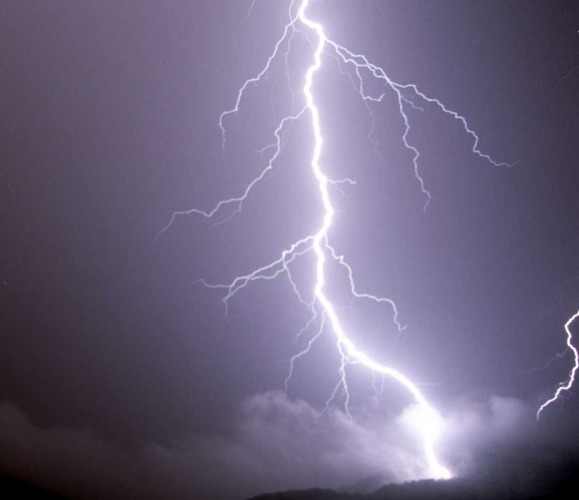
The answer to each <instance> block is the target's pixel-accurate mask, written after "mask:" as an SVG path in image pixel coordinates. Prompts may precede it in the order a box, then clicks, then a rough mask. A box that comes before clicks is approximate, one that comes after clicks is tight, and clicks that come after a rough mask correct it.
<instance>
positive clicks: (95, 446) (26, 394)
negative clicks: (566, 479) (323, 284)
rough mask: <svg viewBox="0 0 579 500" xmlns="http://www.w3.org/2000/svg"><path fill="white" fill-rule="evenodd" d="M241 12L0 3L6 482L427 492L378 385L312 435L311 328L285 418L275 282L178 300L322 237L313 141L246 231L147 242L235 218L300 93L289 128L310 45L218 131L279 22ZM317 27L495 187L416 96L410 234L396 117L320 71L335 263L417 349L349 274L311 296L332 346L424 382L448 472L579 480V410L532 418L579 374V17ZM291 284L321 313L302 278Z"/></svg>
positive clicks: (306, 140) (405, 165)
mask: <svg viewBox="0 0 579 500" xmlns="http://www.w3.org/2000/svg"><path fill="white" fill-rule="evenodd" d="M251 5H252V1H251V0H238V1H235V2H234V1H230V0H165V1H162V2H161V1H159V2H156V1H155V2H153V1H136V0H114V1H113V0H102V1H99V2H78V1H74V0H61V1H52V2H40V1H37V0H36V1H34V0H21V1H16V0H14V1H6V2H3V3H2V4H1V5H0V47H2V49H1V59H0V68H1V71H0V92H1V94H0V95H1V100H0V110H1V116H2V120H1V121H0V144H1V149H0V151H1V153H2V163H1V167H0V186H1V189H2V195H1V196H0V211H1V212H0V213H1V215H2V217H1V224H2V226H1V228H0V234H2V239H1V241H2V245H1V246H0V300H1V304H2V307H1V308H0V342H1V343H0V367H1V373H2V376H1V377H0V476H1V475H9V476H14V477H17V478H19V479H22V480H24V481H29V482H31V483H34V484H38V485H41V486H43V487H45V488H48V489H51V490H53V491H55V492H57V493H61V494H63V495H65V496H69V497H70V498H88V499H93V498H94V499H100V498H105V497H106V498H137V497H139V498H143V499H147V500H148V499H151V500H157V499H162V498H172V499H197V498H215V499H224V500H234V499H242V498H246V497H248V496H250V495H254V494H257V493H261V492H266V491H275V490H279V489H287V488H305V487H313V486H320V487H334V488H339V487H343V486H346V485H348V484H352V483H355V482H356V481H359V480H363V479H367V478H378V479H376V480H377V481H383V482H386V481H404V480H409V479H417V478H419V477H422V476H421V471H423V466H421V464H420V461H421V460H422V459H423V457H421V452H420V449H419V447H418V444H417V442H416V437H415V434H414V433H413V430H415V425H416V424H415V423H414V420H413V419H414V417H415V416H414V415H413V412H412V408H411V404H412V398H411V397H409V395H408V393H407V392H406V391H405V390H403V389H402V388H401V387H400V386H399V385H398V384H396V383H395V382H393V381H392V380H389V379H385V380H384V381H383V382H382V380H381V379H378V378H373V377H372V374H371V372H369V371H368V370H367V369H365V368H364V367H361V366H351V367H349V368H348V374H349V381H350V389H351V398H350V406H349V410H350V413H351V414H352V417H353V418H352V419H349V418H348V417H347V415H346V408H345V407H344V398H343V397H341V396H340V395H338V396H337V397H336V398H335V399H334V401H333V403H332V404H331V405H330V406H328V408H327V409H326V411H324V405H325V403H326V400H327V399H328V398H329V397H330V395H331V394H332V391H333V389H334V387H335V385H336V383H337V382H338V379H339V376H340V375H339V368H340V360H339V357H338V355H337V351H336V347H335V342H334V337H333V336H332V333H331V331H329V329H326V330H324V332H323V334H322V336H321V337H320V338H319V340H318V341H317V342H316V343H315V344H314V345H313V347H312V350H311V352H310V353H309V354H308V355H307V356H304V357H302V358H300V359H299V360H298V361H297V362H296V363H295V369H294V374H293V377H292V380H291V381H290V383H289V385H288V389H287V391H285V392H284V381H285V378H286V376H287V374H288V370H289V366H290V365H289V362H290V359H291V357H292V355H294V354H296V352H299V351H300V350H301V349H303V347H304V345H305V343H307V339H308V336H307V335H306V336H302V337H300V338H297V339H296V334H297V333H298V331H299V330H300V328H302V327H303V326H304V324H305V323H306V322H307V321H308V318H309V315H308V311H307V309H306V308H305V307H304V305H303V304H301V303H300V302H299V301H298V300H297V299H296V297H295V295H294V294H293V293H292V289H291V286H290V284H289V282H288V280H287V278H284V277H283V276H282V277H280V278H279V279H278V280H275V281H261V282H259V283H255V284H251V285H249V286H248V287H247V288H246V289H244V290H242V291H240V292H239V293H237V294H236V295H235V296H234V297H233V298H232V299H231V300H230V302H229V309H228V314H227V315H226V314H225V309H224V307H223V303H222V302H221V299H222V298H223V295H224V294H223V290H211V289H208V288H206V287H204V286H203V285H202V284H201V283H199V281H198V280H199V279H201V278H202V279H206V280H207V281H208V282H210V283H229V282H231V281H232V280H233V279H234V278H235V277H236V276H238V275H242V274H247V273H249V272H251V271H252V270H254V269H256V268H258V267H260V266H262V265H264V264H267V263H269V262H271V261H273V260H275V259H277V258H278V257H279V255H280V253H281V252H282V251H283V250H284V249H286V248H288V247H289V246H290V245H291V243H292V242H294V241H296V240H298V239H300V238H303V237H304V236H306V235H308V234H311V233H312V232H314V231H316V229H317V228H318V226H319V224H320V219H321V217H322V209H321V204H320V201H319V198H318V192H317V191H316V184H315V182H313V179H312V174H311V171H310V169H309V166H308V163H309V161H310V158H311V154H312V139H311V127H310V122H309V121H308V119H303V120H298V121H296V122H295V123H292V125H291V127H290V128H289V130H288V132H287V134H285V135H284V139H283V143H284V145H283V149H282V154H281V155H280V158H279V161H278V162H276V164H275V168H274V169H273V170H272V172H271V173H270V174H269V175H268V176H267V177H266V178H265V179H264V181H263V182H262V183H260V184H259V185H258V186H256V188H255V190H254V191H252V194H251V196H250V197H249V198H248V200H247V202H246V203H245V204H244V205H243V209H242V211H241V212H240V213H238V214H236V215H235V216H234V217H231V218H229V217H228V216H229V215H230V214H231V213H232V210H231V209H224V210H223V212H220V213H219V214H217V216H216V217H215V218H214V219H213V220H207V219H205V218H203V217H201V216H198V215H188V216H180V217H177V218H176V220H175V221H174V223H173V225H172V226H171V227H170V228H169V230H167V231H165V232H163V233H162V234H161V235H160V237H159V238H158V239H156V236H157V234H158V233H159V231H160V230H161V229H162V228H163V227H165V226H166V224H167V222H168V221H169V220H170V218H171V214H172V213H173V212H174V211H182V210H188V209H191V208H194V207H195V208H199V209H203V210H211V208H213V207H214V206H215V205H216V203H217V202H218V201H219V200H221V199H224V198H229V197H231V196H236V195H239V194H240V193H241V192H242V191H243V189H244V187H245V186H246V185H247V184H248V183H249V182H251V180H252V179H253V178H255V177H256V176H257V175H259V172H261V171H262V170H263V168H264V167H265V165H266V164H267V161H268V154H270V153H271V150H265V151H263V150H262V148H264V147H265V146H268V145H270V144H272V142H273V141H274V135H273V132H274V130H275V128H276V126H277V125H278V124H279V121H280V119H281V118H282V117H283V116H285V115H287V114H288V113H290V112H291V109H292V93H291V89H293V91H294V92H295V99H294V101H293V105H294V106H295V108H294V110H295V109H297V108H299V107H300V106H303V96H302V94H301V88H302V86H303V76H304V71H305V69H306V68H307V66H308V65H309V64H311V58H312V52H313V45H311V43H313V38H312V37H311V36H310V37H309V38H308V36H306V33H305V32H303V33H299V32H298V33H296V34H295V39H294V42H293V45H292V51H291V52H289V54H288V57H287V64H288V67H289V70H290V71H289V77H288V76H287V75H286V74H285V72H284V59H283V57H282V58H280V59H279V60H277V61H276V62H275V64H273V66H272V69H271V71H270V72H269V73H268V75H267V76H266V77H265V78H264V79H263V81H262V82H260V83H259V85H255V86H251V87H250V88H248V90H247V93H246V95H245V97H244V99H243V100H242V102H241V105H240V109H239V113H237V114H235V115H230V116H227V117H226V118H225V121H224V124H225V126H226V129H227V142H226V146H225V149H223V148H222V136H221V131H220V129H219V116H220V114H221V113H222V112H224V111H226V110H228V109H231V108H232V107H233V106H234V105H235V99H236V97H237V92H238V90H239V88H240V87H241V86H242V85H243V83H244V81H245V80H247V79H248V78H251V77H254V76H255V75H257V74H258V73H259V71H260V70H261V69H262V68H263V66H264V64H265V62H266V61H267V58H268V57H269V55H270V54H271V53H272V50H273V47H274V46H275V43H276V41H277V40H278V39H279V38H280V36H281V34H282V33H283V29H284V26H285V24H286V23H287V20H288V19H287V15H288V5H289V3H288V2H286V1H282V0H279V1H267V0H257V1H256V2H255V4H254V5H253V7H252V8H250V7H251ZM248 12H249V13H250V15H248ZM308 15H309V17H310V18H311V19H313V20H316V21H317V22H320V23H322V24H323V25H324V27H325V30H326V33H327V35H328V36H329V37H330V38H331V39H332V40H334V41H335V42H337V43H340V44H341V45H343V46H345V47H347V48H348V49H350V50H352V51H354V52H356V53H363V54H364V55H365V56H366V57H367V58H368V60H369V61H371V62H372V63H374V64H376V65H378V66H380V67H381V68H383V69H384V70H385V71H386V72H387V74H388V75H389V76H390V77H392V78H393V79H394V80H396V81H397V82H399V83H414V84H416V85H417V86H418V87H419V88H420V89H421V90H422V91H423V92H424V93H426V94H427V95H428V96H431V97H434V98H436V99H439V100H440V101H441V102H442V103H444V104H445V105H446V106H448V107H449V108H450V109H452V110H456V111H457V112H459V113H460V114H461V115H463V116H464V117H466V119H467V120H468V122H469V125H470V126H471V127H472V128H473V129H474V130H475V131H476V133H477V134H478V136H479V137H480V148H481V150H482V151H483V152H484V153H487V154H490V155H491V156H492V157H493V158H494V159H495V160H497V161H499V162H503V161H504V162H508V163H510V164H512V165H513V166H512V168H505V167H497V166H493V165H492V164H490V163H489V162H487V161H485V160H484V159H482V158H480V157H477V156H476V155H474V154H473V152H472V151H471V149H472V138H471V137H470V136H468V135H467V134H466V133H465V132H464V130H463V129H462V127H461V124H460V123H459V122H458V121H457V120H453V119H452V118H451V117H449V116H448V115H445V114H443V113H442V112H441V111H440V110H439V109H437V108H436V107H435V106H433V105H431V104H428V103H425V102H423V101H422V102H421V101H420V100H418V99H413V101H412V102H413V103H414V104H415V105H416V106H417V108H416V109H413V108H412V107H411V106H410V105H408V107H407V108H406V112H407V115H408V118H409V120H410V122H411V131H410V133H409V136H408V138H409V141H410V142H411V143H412V144H413V145H414V146H415V147H416V148H417V149H418V150H419V151H420V158H419V169H420V174H421V176H422V178H423V180H424V182H425V185H426V188H427V189H428V191H429V192H430V193H431V195H432V200H431V202H430V204H429V205H428V208H427V209H426V211H423V207H424V203H425V198H424V195H423V193H421V191H420V185H419V183H418V182H417V180H416V178H415V177H414V172H413V167H412V155H411V153H410V152H409V151H408V150H407V149H405V147H404V143H403V141H402V134H403V133H404V123H403V121H402V118H401V116H400V114H399V112H398V107H397V106H398V105H397V101H396V99H395V98H394V96H393V94H392V93H390V94H388V92H387V93H386V96H385V97H384V99H383V101H382V102H380V103H368V104H367V105H365V104H364V102H363V101H362V100H361V99H360V96H359V95H358V94H357V93H356V90H355V89H354V87H353V85H352V80H351V76H352V73H351V68H350V69H348V68H347V67H345V66H344V67H343V68H340V66H339V64H338V62H337V60H336V58H335V57H333V56H332V54H331V51H328V52H327V53H326V54H325V56H324V57H323V64H324V65H323V67H322V69H321V70H320V71H319V73H317V74H316V77H315V83H314V93H315V96H316V100H317V103H318V105H319V109H320V113H321V124H322V127H323V133H324V139H325V142H324V150H323V155H322V160H321V163H322V164H323V166H324V168H326V169H327V171H328V172H329V173H330V174H331V176H332V177H333V178H344V177H348V178H351V179H354V180H355V181H356V184H355V185H348V184H341V185H339V186H337V187H336V188H334V189H333V190H332V191H331V196H332V202H333V204H334V206H335V208H336V216H335V221H334V226H333V227H332V230H331V232H330V238H331V240H332V244H333V246H334V248H336V250H337V251H338V252H339V253H340V254H344V255H345V256H346V258H347V260H348V262H349V264H350V265H351V267H352V270H353V272H354V273H355V279H356V283H357V285H358V287H359V288H360V290H362V291H365V292H368V293H372V294H376V295H382V296H386V297H389V298H392V299H394V300H395V301H396V305H397V308H398V312H399V320H400V322H401V323H403V324H404V325H406V326H407V327H406V329H405V330H404V331H403V332H401V333H399V332H397V331H396V328H395V325H394V324H393V322H392V314H391V310H390V309H389V308H388V307H377V306H376V305H374V304H368V303H365V302H363V301H357V300H352V299H351V297H349V296H347V295H345V294H343V284H344V275H343V273H342V274H336V275H333V276H332V277H331V279H330V280H329V283H328V287H329V288H330V289H331V290H332V293H333V296H334V297H335V300H336V302H337V304H338V307H339V312H340V314H341V315H343V317H344V323H345V325H346V326H347V328H348V329H349V330H350V331H354V332H356V333H355V335H356V343H357V344H358V345H359V346H360V347H361V348H362V349H363V350H365V351H367V352H370V353H372V356H373V357H374V358H375V359H377V360H378V361H379V362H381V363H384V364H388V365H390V366H394V367H396V368H397V369H399V370H401V371H402V372H403V373H405V374H406V375H408V376H409V377H410V378H411V379H412V380H413V381H415V382H417V383H419V387H420V390H421V391H422V392H423V393H424V394H425V396H426V397H427V398H428V400H429V401H430V402H431V403H432V405H433V406H434V407H435V408H436V409H437V410H438V412H439V413H440V415H441V417H442V421H443V423H444V429H445V431H444V432H445V434H444V438H443V440H442V442H441V443H440V444H439V446H438V451H439V455H440V459H441V460H442V461H443V462H444V463H445V465H447V466H448V467H449V468H450V469H451V470H452V471H453V472H454V473H456V474H458V475H465V476H469V475H476V474H480V473H482V472H485V473H486V472H488V471H495V469H497V468H501V467H503V465H504V464H505V463H509V464H513V469H517V470H518V471H524V473H527V472H528V471H532V470H533V465H531V464H530V461H529V459H528V453H527V452H521V451H520V450H523V449H524V450H529V449H533V450H541V453H543V452H544V450H549V454H550V455H549V456H553V457H556V458H553V460H554V461H555V462H557V460H563V459H561V458H559V457H560V456H568V455H573V456H575V454H576V453H578V452H579V430H578V429H577V428H576V422H577V421H578V419H579V388H576V390H575V393H574V392H573V391H571V393H570V395H568V397H566V398H565V400H564V401H563V402H557V403H555V404H553V405H551V406H550V407H549V408H548V409H547V410H545V412H544V413H543V415H542V417H541V420H540V421H539V422H535V412H536V410H537V408H538V406H539V405H540V404H541V402H543V401H544V400H545V399H547V398H548V397H549V396H550V395H551V394H552V392H553V390H554V389H555V388H556V387H557V384H558V383H559V382H561V381H563V380H565V378H566V377H567V375H568V373H569V370H570V369H571V367H572V362H573V357H572V355H571V352H570V351H567V352H565V353H564V354H563V355H561V356H557V354H561V353H563V352H564V348H565V332H564V329H563V325H564V323H565V322H566V321H567V319H568V318H569V317H570V316H571V315H572V314H574V313H575V312H576V311H577V309H578V308H579V260H578V257H577V256H578V255H579V218H578V216H577V215H578V214H579V168H578V166H577V158H579V146H578V141H577V130H578V127H579V123H578V117H579V115H578V113H577V110H578V109H579V92H578V88H579V87H578V81H579V80H578V78H579V59H578V55H579V32H578V29H579V7H578V5H577V3H576V2H574V1H572V0H556V1H550V2H547V1H543V2H531V1H522V0H493V1H487V2H477V1H473V0H464V1H463V0H461V1H459V0H452V1H451V0H444V1H431V2H425V1H419V0H392V1H387V0H384V1H378V0H374V1H372V0H364V1H355V0H312V5H311V8H310V10H309V11H308ZM308 35H309V34H308ZM308 41H309V42H310V43H308ZM367 90H368V91H369V92H375V93H380V92H381V88H380V87H379V86H378V85H376V84H375V83H370V84H369V86H368V88H367ZM418 106H419V107H420V108H421V109H418ZM292 270H293V271H294V272H295V275H294V277H295V279H296V282H297V283H298V284H299V285H300V286H301V288H302V289H303V290H305V291H308V290H311V289H312V287H313V281H312V278H311V275H312V270H313V260H312V259H309V260H308V258H307V257H306V258H304V259H303V260H300V261H299V262H298V263H296V267H295V269H292ZM307 293H311V292H307ZM307 293H306V294H307ZM578 323H579V322H578ZM574 327H575V331H576V332H577V334H578V335H579V324H575V325H574ZM310 333H311V331H310ZM537 453H539V452H537ZM544 453H546V452H544ZM490 457H492V458H490ZM506 457H508V458H506ZM513 457H515V458H514V459H513ZM578 463H579V462H578ZM488 473H489V474H491V473H495V472H488ZM225 478H226V480H224V479H225Z"/></svg>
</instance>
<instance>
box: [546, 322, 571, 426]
mask: <svg viewBox="0 0 579 500" xmlns="http://www.w3.org/2000/svg"><path fill="white" fill-rule="evenodd" d="M577 318H579V311H577V312H576V313H575V314H574V315H573V316H571V317H570V318H569V319H568V320H567V323H565V332H566V333H567V347H568V348H569V349H570V350H571V352H572V353H573V368H571V371H570V372H569V377H568V378H567V380H566V381H565V382H561V384H559V387H558V388H557V390H556V391H555V393H554V394H553V396H551V398H550V399H548V400H547V401H545V402H544V403H543V404H542V405H541V406H540V407H539V409H538V410H537V420H539V418H540V416H541V412H542V411H543V410H544V409H545V408H547V406H549V405H550V404H551V403H554V402H555V401H557V399H559V397H560V396H561V394H563V392H564V391H568V390H570V389H571V387H572V386H573V383H574V382H575V373H576V372H577V370H578V369H579V352H578V351H577V348H576V347H575V346H574V345H573V335H572V334H571V324H572V323H573V322H574V321H575V320H576V319H577Z"/></svg>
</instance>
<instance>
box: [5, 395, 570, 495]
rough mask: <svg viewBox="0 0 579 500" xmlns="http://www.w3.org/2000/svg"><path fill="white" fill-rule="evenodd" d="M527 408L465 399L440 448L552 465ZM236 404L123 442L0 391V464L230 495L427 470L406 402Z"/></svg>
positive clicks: (83, 489)
mask: <svg viewBox="0 0 579 500" xmlns="http://www.w3.org/2000/svg"><path fill="white" fill-rule="evenodd" d="M531 413H532V412H531V411H530V409H529V408H528V407H527V406H526V405H525V404H523V403H522V402H520V401H518V400H515V399H512V398H501V397H492V398H490V400H487V401H486V402H477V403H475V402H473V401H470V402H468V401H466V400H463V401H461V402H460V403H458V404H457V405H456V406H455V408H454V409H453V410H452V411H450V412H449V414H448V415H447V416H445V417H444V418H443V419H442V424H443V428H444V430H445V431H444V432H445V438H444V443H443V445H442V446H441V450H440V451H441V455H442V456H443V457H444V459H445V460H447V461H448V463H449V465H450V466H451V467H453V470H454V471H455V472H457V473H460V474H461V476H464V477H471V478H473V480H475V481H476V480H478V481H486V480H489V478H492V480H494V481H495V480H499V479H500V480H501V481H504V482H507V481H510V480H512V479H513V477H516V478H518V480H519V482H522V481H523V479H524V477H525V475H529V474H533V475H536V474H537V472H538V470H539V469H540V468H541V467H544V466H546V465H547V466H549V467H550V469H548V470H550V471H553V470H554V469H555V468H556V466H557V465H563V464H565V463H566V457H565V456H564V455H563V456H562V455H561V454H557V452H556V448H553V447H551V448H550V447H548V446H546V445H545V443H544V442H539V440H529V438H528V436H529V427H530V426H531V425H532V423H531V420H532V419H531ZM237 415H238V416H237V420H236V422H235V432H234V433H233V435H232V436H230V437H216V436H214V437H208V436H198V435H197V436H196V435H191V436H184V437H182V438H181V439H179V440H175V441H174V442H173V443H172V444H171V445H159V444H153V443H149V444H145V445H142V446H139V447H132V448H121V447H119V446H118V445H115V444H114V443H111V442H107V441H105V440H103V439H101V438H99V437H98V436H96V435H95V434H94V433H92V432H91V431H90V430H88V429H71V428H69V429H63V428H60V429H59V428H41V427H39V426H37V425H35V424H34V423H33V422H31V421H30V419H29V418H28V417H27V416H26V415H25V414H24V413H23V412H22V411H21V410H19V409H18V408H17V407H16V406H14V405H12V404H9V403H3V404H1V405H0V449H2V456H1V457H0V472H2V473H4V474H9V475H13V476H15V477H18V478H21V479H24V480H27V481H30V482H32V483H35V484H38V485H40V486H43V487H45V488H49V489H51V490H53V491H56V492H59V493H62V494H64V495H69V496H71V497H72V498H87V499H92V498H94V499H97V498H136V497H139V498H143V499H151V500H153V499H161V498H175V499H179V498H183V499H187V498H215V499H232V500H233V499H240V498H245V497H249V496H251V495H254V494H258V493H262V492H267V491H278V490H285V489H290V488H291V489H295V488H312V487H316V486H318V487H327V488H338V489H339V488H344V487H347V486H349V485H354V484H356V483H359V482H360V481H362V482H363V481H364V480H369V479H371V480H372V484H383V483H387V482H392V481H394V482H403V481H407V480H411V479H417V478H419V477H420V476H421V472H422V474H423V476H422V477H424V463H422V461H421V460H420V453H419V449H417V448H415V449H412V447H411V446H410V447H409V444H408V443H409V440H408V435H410V434H411V433H409V431H410V430H412V429H413V426H414V425H415V424H416V422H417V419H416V408H415V407H409V408H407V409H406V410H404V411H403V412H402V413H401V414H400V415H399V416H398V417H397V418H395V419H394V420H387V419H385V418H384V417H383V416H380V415H377V414H374V415H371V414H365V415H364V414H362V413H358V414H356V413H355V414H354V415H353V417H354V418H353V419H350V418H349V417H348V416H347V415H346V414H344V413H343V412H341V411H338V410H335V409H332V410H328V411H327V412H320V411H319V410H316V409H314V408H313V407H312V406H311V405H309V404H308V403H306V402H304V401H299V400H298V401H292V400H290V399H289V398H288V397H287V396H285V395H284V394H283V393H280V392H267V393H264V394H260V395H256V396H253V397H251V398H248V399H247V400H245V401H244V402H243V404H242V405H241V407H240V408H239V411H238V413H237ZM407 434H408V435H407ZM410 441H411V440H410ZM529 450H533V453H532V454H529ZM507 462H510V463H509V467H508V468H505V464H507ZM507 471H508V472H507Z"/></svg>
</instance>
